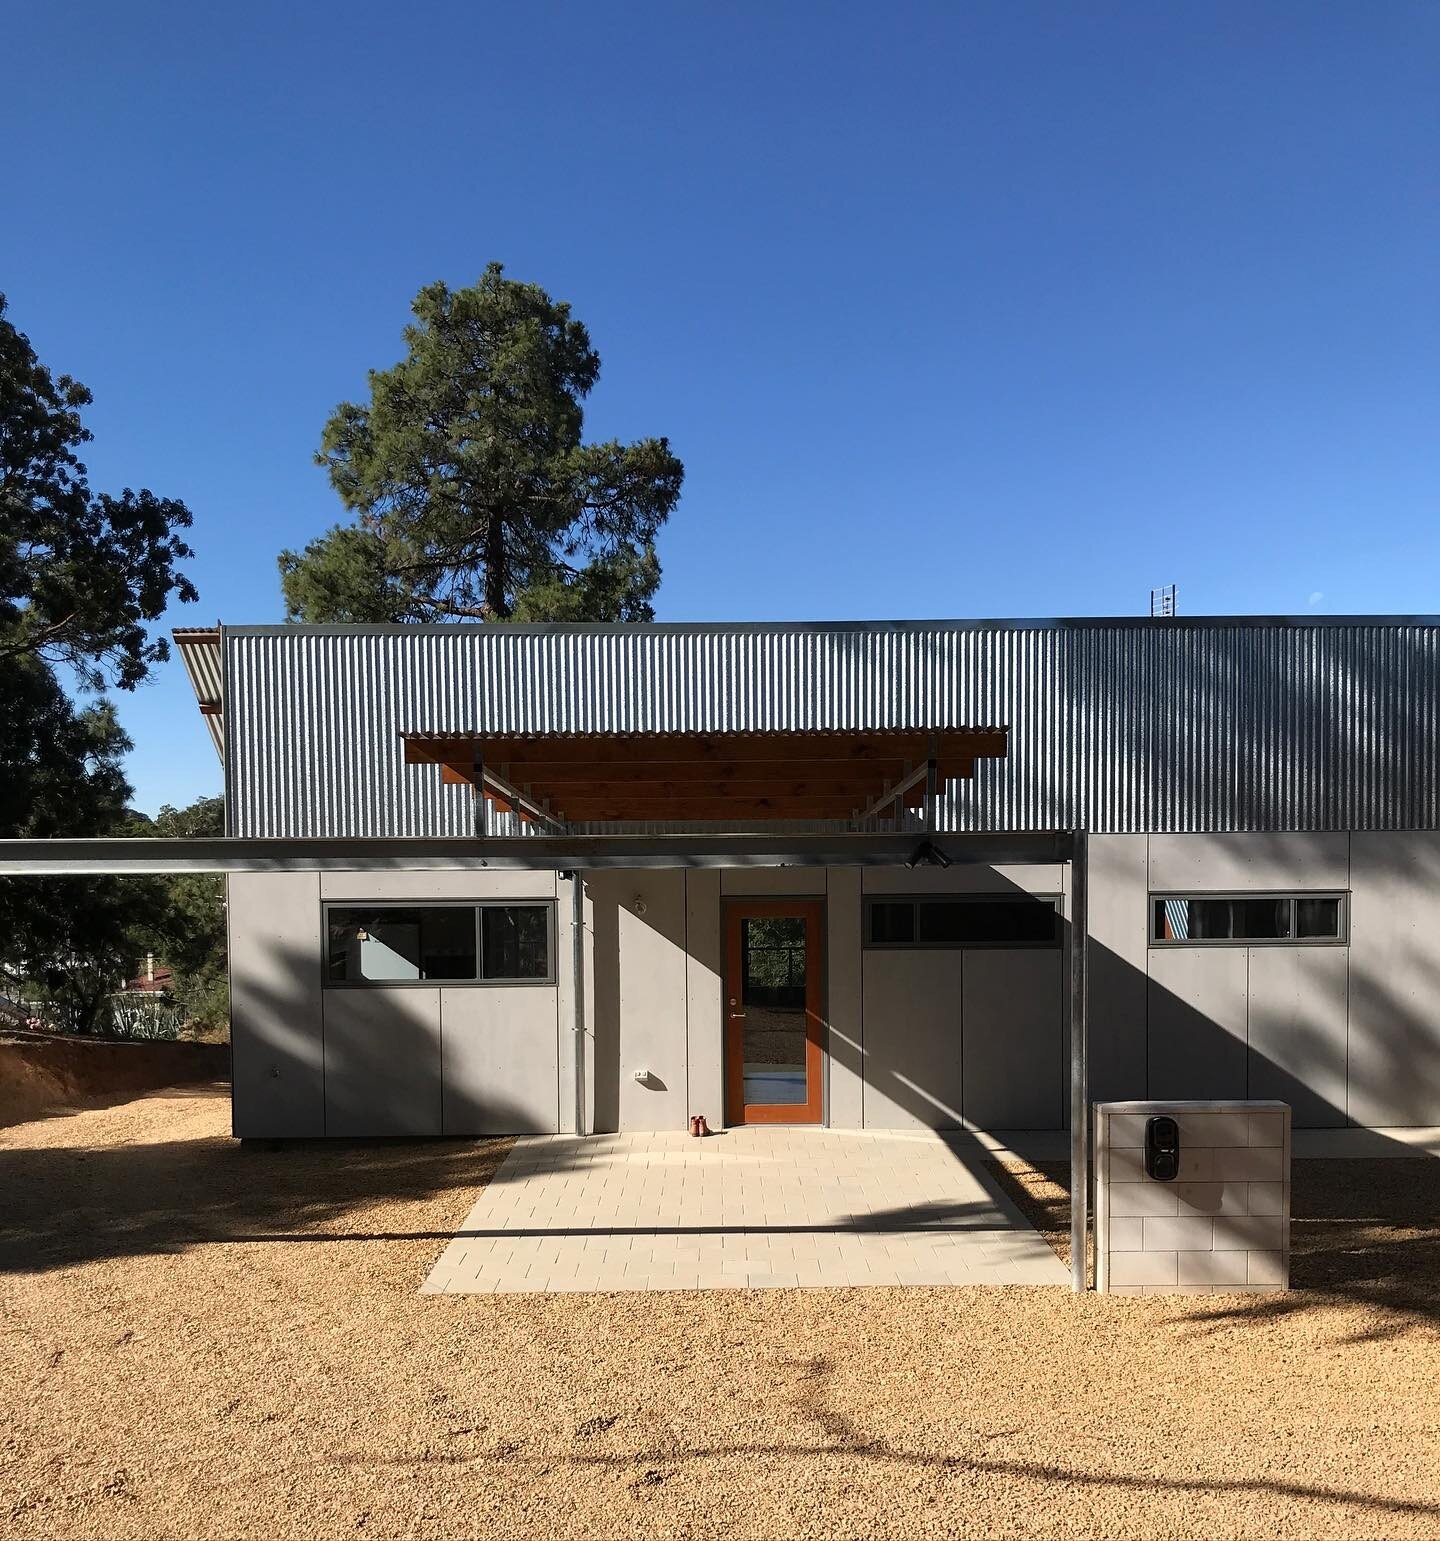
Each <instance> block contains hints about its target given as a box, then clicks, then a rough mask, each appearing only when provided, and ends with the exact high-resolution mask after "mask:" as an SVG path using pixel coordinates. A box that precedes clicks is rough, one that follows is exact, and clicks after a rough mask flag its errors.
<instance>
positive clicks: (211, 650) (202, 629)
mask: <svg viewBox="0 0 1440 1541" xmlns="http://www.w3.org/2000/svg"><path fill="white" fill-rule="evenodd" d="M170 635H171V636H173V637H174V638H175V647H176V650H177V651H178V652H179V654H180V662H181V663H183V664H184V665H185V672H186V674H188V675H189V676H190V686H191V689H192V690H194V692H195V699H196V701H197V702H198V703H199V706H200V711H201V714H202V716H203V717H204V718H205V727H206V729H207V730H208V731H209V734H210V741H211V743H213V744H214V745H215V753H216V754H218V755H219V756H220V763H221V764H222V765H223V764H224V763H225V715H224V701H223V696H224V690H223V687H222V684H221V676H222V673H223V658H224V654H223V651H222V649H221V645H220V628H219V627H218V626H213V627H212V626H189V627H185V626H177V627H176V628H175V630H174V631H172V632H171V634H170Z"/></svg>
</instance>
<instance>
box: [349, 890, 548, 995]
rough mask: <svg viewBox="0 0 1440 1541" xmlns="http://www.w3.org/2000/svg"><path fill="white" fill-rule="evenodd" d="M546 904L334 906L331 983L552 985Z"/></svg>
mask: <svg viewBox="0 0 1440 1541" xmlns="http://www.w3.org/2000/svg"><path fill="white" fill-rule="evenodd" d="M552 914H553V906H551V905H549V904H479V905H476V904H377V905H360V904H344V905H340V904H337V905H331V906H330V907H329V908H328V909H327V910H326V914H325V923H326V932H327V949H328V950H327V954H326V970H325V977H326V979H327V980H328V981H329V982H330V983H332V984H395V983H402V982H406V981H411V982H414V981H421V980H428V981H430V982H432V983H441V984H477V983H490V984H548V983H550V982H551V981H552V979H553V975H552V973H551V940H552V939H551V932H552V925H551V919H552Z"/></svg>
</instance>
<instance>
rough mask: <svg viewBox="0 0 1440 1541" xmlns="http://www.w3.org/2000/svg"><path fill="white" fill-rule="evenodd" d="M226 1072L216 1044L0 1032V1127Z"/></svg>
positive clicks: (226, 1059) (224, 1048)
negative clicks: (125, 1040)
mask: <svg viewBox="0 0 1440 1541" xmlns="http://www.w3.org/2000/svg"><path fill="white" fill-rule="evenodd" d="M229 1074H230V1048H229V1045H228V1044H223V1043H116V1042H113V1041H111V1040H108V1039H93V1038H54V1037H47V1036H44V1035H41V1034H32V1033H12V1032H8V1031H7V1032H3V1033H0V1127H3V1126H5V1125H7V1124H18V1123H21V1122H23V1121H24V1120H26V1119H31V1118H44V1117H47V1116H48V1115H50V1114H52V1113H64V1112H69V1111H72V1110H74V1109H77V1108H85V1107H97V1106H102V1105H104V1104H108V1103H115V1102H127V1101H129V1100H130V1099H131V1098H133V1097H138V1096H140V1095H142V1094H143V1093H145V1092H151V1091H156V1090H157V1089H159V1088H160V1087H163V1086H191V1085H195V1084H197V1083H200V1082H207V1081H218V1080H223V1079H224V1078H225V1077H226V1076H228V1075H229Z"/></svg>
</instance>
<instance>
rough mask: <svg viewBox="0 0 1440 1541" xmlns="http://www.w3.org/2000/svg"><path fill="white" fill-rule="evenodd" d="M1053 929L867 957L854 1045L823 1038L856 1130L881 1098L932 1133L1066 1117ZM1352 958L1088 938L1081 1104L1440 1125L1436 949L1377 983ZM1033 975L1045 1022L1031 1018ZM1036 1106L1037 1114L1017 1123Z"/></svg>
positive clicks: (1024, 1125)
mask: <svg viewBox="0 0 1440 1541" xmlns="http://www.w3.org/2000/svg"><path fill="white" fill-rule="evenodd" d="M1434 882H1435V885H1436V890H1437V891H1440V858H1437V870H1436V872H1435V874H1434ZM994 891H995V892H997V893H1006V892H1008V893H1010V894H1021V893H1023V892H1024V890H1023V889H1021V888H1019V887H1018V885H1016V884H1013V883H1006V884H1004V885H1003V886H998V887H997V888H996V889H995V890H994ZM1063 926H1064V932H1063V936H1064V940H1065V942H1066V945H1065V946H1064V947H1062V948H1058V949H1053V950H1047V949H1018V948H1017V949H1009V950H1001V949H974V950H967V951H966V952H965V953H964V954H963V955H962V954H961V953H959V952H949V951H928V952H927V951H923V950H921V951H893V952H887V951H868V952H867V953H866V955H865V971H866V973H865V979H866V985H865V1012H864V1020H863V1035H864V1042H863V1045H862V1044H859V1043H855V1042H854V1041H852V1040H851V1039H850V1038H849V1037H847V1036H844V1035H841V1034H838V1033H832V1035H831V1042H830V1053H831V1056H832V1058H833V1060H834V1061H835V1063H836V1064H838V1065H840V1066H842V1067H843V1068H844V1069H846V1070H848V1071H849V1072H850V1073H851V1074H853V1075H855V1076H859V1075H861V1074H862V1071H863V1074H864V1077H865V1081H866V1091H865V1097H866V1117H867V1123H870V1124H871V1125H872V1126H873V1127H878V1125H875V1124H874V1121H873V1113H874V1110H875V1109H877V1108H878V1109H882V1110H883V1109H885V1107H886V1106H887V1104H888V1105H889V1107H890V1108H892V1109H893V1110H894V1111H895V1113H896V1114H897V1115H898V1116H897V1118H896V1122H897V1123H910V1124H919V1125H922V1126H925V1127H932V1128H942V1129H954V1128H959V1127H963V1126H967V1125H968V1126H970V1127H979V1128H986V1129H1015V1130H1020V1129H1060V1128H1063V1127H1065V1126H1066V1125H1067V1124H1068V1121H1069V1119H1068V1106H1069V1074H1070V1072H1069V1017H1068V1009H1069V996H1068V979H1069V947H1068V922H1064V923H1063ZM1157 956H1158V954H1157ZM1354 959H1355V953H1354V951H1353V950H1352V949H1350V948H1346V947H1326V946H1312V947H1306V946H1297V947H1283V946H1277V947H1267V948H1260V947H1256V948H1253V949H1252V948H1247V947H1245V946H1244V945H1243V944H1242V945H1239V946H1235V947H1175V948H1171V949H1166V951H1165V952H1164V954H1163V957H1160V958H1159V961H1158V962H1157V963H1156V964H1155V965H1153V968H1154V972H1150V973H1147V972H1146V970H1145V969H1143V968H1140V967H1137V966H1136V965H1135V964H1134V963H1132V962H1130V961H1129V960H1128V959H1126V958H1124V957H1122V956H1120V955H1119V954H1118V953H1116V952H1114V951H1112V950H1111V949H1110V948H1108V947H1106V946H1105V945H1104V944H1103V943H1100V942H1098V941H1096V940H1095V939H1094V938H1093V937H1092V938H1091V941H1090V945H1089V968H1090V978H1091V1001H1090V1039H1091V1042H1090V1050H1091V1078H1090V1080H1091V1084H1090V1090H1091V1096H1092V1098H1093V1099H1094V1100H1096V1101H1101V1100H1111V1099H1116V1100H1118V1099H1126V1098H1146V1097H1149V1098H1232V1099H1259V1098H1266V1099H1279V1100H1281V1101H1284V1102H1288V1103H1289V1104H1290V1105H1291V1106H1292V1107H1293V1108H1294V1109H1295V1115H1296V1116H1295V1125H1296V1127H1299V1128H1316V1127H1333V1126H1341V1125H1344V1124H1345V1123H1346V1121H1347V1112H1348V1111H1349V1110H1350V1108H1358V1109H1359V1110H1361V1111H1362V1112H1363V1113H1364V1115H1365V1116H1364V1117H1363V1118H1362V1119H1361V1120H1360V1121H1363V1122H1367V1123H1371V1124H1381V1123H1389V1124H1429V1123H1437V1122H1440V1011H1437V1012H1436V1013H1434V1014H1432V1013H1431V1012H1430V1011H1429V1010H1428V1009H1427V1008H1426V1007H1425V1005H1424V1004H1423V1003H1424V1002H1425V1001H1426V1000H1427V999H1428V1000H1440V944H1435V945H1433V946H1432V945H1430V944H1429V943H1428V942H1427V940H1426V939H1425V938H1424V937H1422V936H1421V935H1420V934H1419V932H1418V930H1417V931H1416V933H1415V934H1414V935H1413V936H1412V937H1411V938H1410V939H1409V940H1408V941H1407V943H1406V944H1405V955H1404V956H1403V957H1401V958H1399V959H1396V960H1393V961H1394V962H1395V964H1396V966H1395V967H1393V968H1391V969H1390V970H1389V971H1388V972H1387V973H1385V974H1384V975H1382V974H1381V972H1380V970H1378V969H1375V968H1370V969H1367V968H1365V967H1364V966H1363V965H1361V966H1359V967H1357V965H1356V963H1355V961H1354ZM982 968H983V970H984V976H983V988H981V989H978V990H977V989H976V988H974V987H973V983H972V976H974V975H976V974H978V973H980V971H981V969H982ZM1042 970H1043V971H1044V976H1043V978H1044V991H1045V995H1046V999H1047V1000H1048V1001H1049V1002H1053V1008H1045V1009H1053V1016H1051V1017H1050V1018H1049V1020H1047V1021H1045V1022H1044V1023H1043V1025H1040V1024H1039V1019H1038V1017H1037V1005H1040V1006H1043V1004H1044V1003H1043V1002H1040V1001H1039V999H1038V997H1037V996H1036V995H1035V987H1034V979H1035V977H1036V976H1037V975H1039V974H1040V971H1042ZM882 974H883V975H884V976H887V977H888V982H889V985H890V989H889V991H888V995H887V997H886V998H885V1000H884V1004H883V1006H882V1005H881V1004H880V1000H881V994H882V992H880V991H877V990H876V989H875V988H874V981H875V979H876V977H877V976H879V975H882ZM1027 975H1029V976H1030V977H1029V978H1028V979H1027V977H1026V976H1027ZM1157 975H1169V976H1170V977H1171V979H1172V980H1175V981H1177V982H1178V981H1182V980H1183V983H1184V993H1180V991H1179V990H1178V989H1176V988H1171V986H1170V985H1168V984H1167V983H1166V982H1165V979H1164V978H1162V977H1157ZM1416 980H1423V981H1424V985H1423V987H1421V988H1419V989H1417V988H1416V984H1415V981H1416ZM1051 992H1053V993H1051ZM1347 1003H1348V1005H1347ZM1352 1011H1353V1015H1352ZM1056 1023H1058V1025H1059V1030H1058V1032H1057V1031H1056V1027H1055V1024H1056ZM1034 1108H1041V1109H1044V1110H1046V1112H1047V1113H1048V1117H1045V1118H1042V1119H1035V1120H1031V1119H1028V1118H1027V1119H1024V1120H1023V1121H1022V1120H1021V1118H1020V1117H1017V1116H1016V1113H1017V1110H1025V1109H1034ZM957 1114H959V1115H962V1116H961V1117H957V1116H956V1115H957Z"/></svg>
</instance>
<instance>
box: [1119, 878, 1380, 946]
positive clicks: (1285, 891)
mask: <svg viewBox="0 0 1440 1541" xmlns="http://www.w3.org/2000/svg"><path fill="white" fill-rule="evenodd" d="M1177 899H1184V900H1186V901H1189V900H1204V899H1257V900H1264V899H1284V900H1287V901H1288V902H1289V905H1290V935H1289V936H1255V937H1245V936H1202V937H1176V936H1156V935H1155V906H1156V904H1157V903H1169V902H1171V901H1174V900H1177ZM1303 899H1335V900H1337V901H1338V902H1339V910H1338V913H1337V915H1336V923H1335V931H1336V934H1335V935H1334V936H1299V935H1297V934H1296V919H1297V909H1298V906H1299V904H1300V902H1301V900H1303ZM1145 935H1146V946H1147V947H1160V948H1169V947H1348V946H1349V945H1350V890H1349V889H1347V888H1275V889H1269V888H1267V889H1263V890H1261V889H1245V888H1226V889H1195V888H1186V889H1179V890H1171V889H1152V890H1151V891H1150V894H1149V898H1148V900H1147V902H1146V907H1145Z"/></svg>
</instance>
